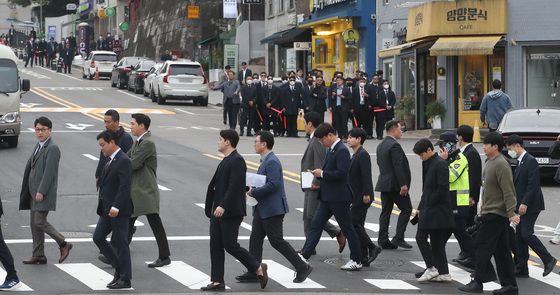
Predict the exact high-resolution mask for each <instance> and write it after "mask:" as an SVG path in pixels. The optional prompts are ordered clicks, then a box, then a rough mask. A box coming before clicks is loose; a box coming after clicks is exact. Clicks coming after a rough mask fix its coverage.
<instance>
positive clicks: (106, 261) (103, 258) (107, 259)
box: [97, 254, 113, 266]
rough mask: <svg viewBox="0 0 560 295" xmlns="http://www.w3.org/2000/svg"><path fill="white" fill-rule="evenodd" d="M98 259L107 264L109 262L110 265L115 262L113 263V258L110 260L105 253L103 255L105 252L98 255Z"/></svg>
mask: <svg viewBox="0 0 560 295" xmlns="http://www.w3.org/2000/svg"><path fill="white" fill-rule="evenodd" d="M97 259H99V261H101V262H103V263H105V264H109V265H111V266H113V264H112V263H111V260H109V258H107V257H105V255H103V254H101V255H99V256H97Z"/></svg>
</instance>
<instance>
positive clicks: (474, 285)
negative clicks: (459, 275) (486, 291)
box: [459, 280, 483, 293]
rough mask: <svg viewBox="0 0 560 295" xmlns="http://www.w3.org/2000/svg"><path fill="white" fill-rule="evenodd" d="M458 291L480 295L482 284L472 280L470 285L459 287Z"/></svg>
mask: <svg viewBox="0 0 560 295" xmlns="http://www.w3.org/2000/svg"><path fill="white" fill-rule="evenodd" d="M459 291H463V292H467V293H482V292H483V291H482V284H481V283H479V282H477V281H475V280H472V281H471V282H470V283H468V284H466V285H464V286H461V287H459Z"/></svg>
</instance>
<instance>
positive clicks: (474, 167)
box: [457, 125, 482, 226]
mask: <svg viewBox="0 0 560 295" xmlns="http://www.w3.org/2000/svg"><path fill="white" fill-rule="evenodd" d="M473 135H474V130H473V128H472V127H471V126H469V125H461V126H459V128H457V143H458V144H459V147H460V149H461V153H462V154H463V155H465V157H466V158H467V161H468V162H469V195H470V200H469V202H470V215H469V218H468V220H467V225H468V226H471V225H474V217H475V216H476V208H477V206H478V200H479V198H480V187H481V186H482V160H481V159H480V154H479V153H478V151H477V150H476V148H475V147H474V145H473V144H472V141H473Z"/></svg>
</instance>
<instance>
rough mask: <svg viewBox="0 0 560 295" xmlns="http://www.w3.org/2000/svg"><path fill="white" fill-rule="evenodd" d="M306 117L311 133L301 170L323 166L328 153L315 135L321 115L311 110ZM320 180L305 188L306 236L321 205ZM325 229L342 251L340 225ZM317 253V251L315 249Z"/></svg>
mask: <svg viewBox="0 0 560 295" xmlns="http://www.w3.org/2000/svg"><path fill="white" fill-rule="evenodd" d="M303 118H304V119H305V132H306V133H307V134H308V135H309V144H308V145H307V148H306V149H305V153H304V154H303V158H302V159H301V171H302V172H305V171H311V170H315V169H318V168H321V167H323V162H324V161H325V157H326V155H327V150H326V149H325V147H323V145H322V144H321V142H319V140H318V139H317V138H315V137H314V136H313V133H314V132H315V129H316V128H317V126H319V124H321V122H322V120H321V116H320V115H319V113H316V112H309V113H307V114H305V116H304V117H303ZM319 183H320V182H319V180H318V179H317V178H315V179H314V180H313V187H312V188H310V189H303V192H304V193H305V198H304V201H303V231H304V233H305V236H306V237H307V234H308V233H309V230H310V229H311V220H313V215H315V211H316V210H317V207H319V199H318V195H319ZM323 230H324V231H325V232H327V233H328V234H329V236H330V237H331V238H334V237H336V240H337V241H338V252H340V253H342V250H344V246H346V237H345V236H344V234H343V233H342V231H341V230H340V228H339V227H338V226H335V225H333V224H331V223H330V222H327V223H325V225H324V227H323ZM313 254H315V251H313Z"/></svg>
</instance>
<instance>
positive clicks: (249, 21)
mask: <svg viewBox="0 0 560 295" xmlns="http://www.w3.org/2000/svg"><path fill="white" fill-rule="evenodd" d="M247 5H249V20H248V23H249V60H248V61H247V63H249V62H250V61H251V4H250V3H249V4H247Z"/></svg>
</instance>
